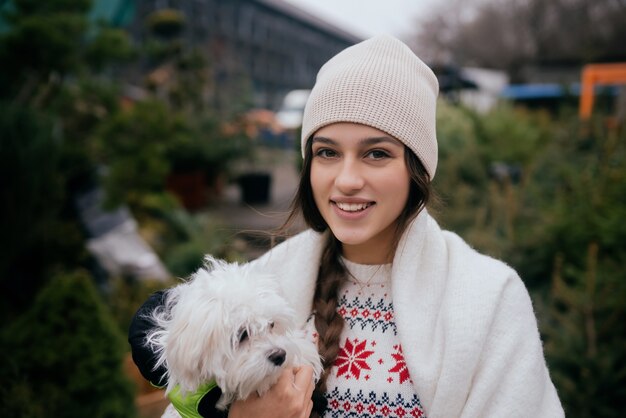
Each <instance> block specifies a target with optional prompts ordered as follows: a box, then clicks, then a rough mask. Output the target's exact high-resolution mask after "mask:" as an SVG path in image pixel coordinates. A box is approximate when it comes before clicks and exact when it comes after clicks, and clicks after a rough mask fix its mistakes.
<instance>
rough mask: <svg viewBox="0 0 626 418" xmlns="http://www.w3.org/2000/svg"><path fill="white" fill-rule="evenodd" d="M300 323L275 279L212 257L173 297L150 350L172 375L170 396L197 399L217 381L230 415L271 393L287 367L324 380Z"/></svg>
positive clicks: (156, 316) (158, 319) (159, 313)
mask: <svg viewBox="0 0 626 418" xmlns="http://www.w3.org/2000/svg"><path fill="white" fill-rule="evenodd" d="M293 316H294V314H293V311H292V309H291V308H290V307H289V305H288V303H287V301H286V300H285V299H284V298H283V297H281V296H280V294H279V291H278V287H277V284H276V281H275V280H274V279H273V278H272V277H271V276H270V275H266V274H260V273H258V272H255V271H253V269H252V268H251V267H250V266H249V265H238V264H236V263H232V264H228V263H225V262H223V261H219V260H215V259H213V258H211V257H207V258H206V259H205V267H204V268H201V269H199V270H198V271H197V272H195V273H194V274H193V275H192V276H191V277H190V279H189V280H188V281H187V282H185V283H183V284H180V285H178V286H175V287H173V288H171V289H169V290H168V291H167V294H166V303H165V305H164V306H163V307H162V308H160V309H157V310H155V311H154V312H153V314H152V318H153V320H154V322H155V324H156V327H155V329H154V330H153V331H152V332H150V333H149V334H148V336H147V344H149V345H150V346H151V347H152V349H153V350H154V352H155V353H156V354H157V358H158V361H157V365H156V367H159V366H161V365H163V366H165V369H166V370H167V371H166V378H167V382H168V383H167V392H169V391H171V390H172V389H173V388H174V387H176V386H178V387H179V390H180V393H181V394H183V395H184V394H185V393H188V392H191V393H193V392H195V391H196V390H197V389H198V387H199V386H200V385H202V384H203V383H206V382H208V381H211V380H215V382H216V383H217V385H218V386H219V387H220V389H221V390H222V397H221V398H220V400H219V401H218V403H217V407H218V408H219V409H225V408H227V407H228V406H229V405H230V404H231V403H232V402H233V401H234V400H237V399H245V398H247V397H248V396H249V395H250V394H252V393H254V392H258V393H259V394H260V395H262V394H263V393H265V392H266V391H267V390H268V389H269V388H270V387H271V386H272V385H273V384H274V383H275V382H276V381H277V379H278V377H279V375H280V374H281V372H282V370H283V368H285V367H292V366H301V365H311V366H313V369H314V376H315V378H316V379H318V378H319V376H320V373H321V372H322V365H321V360H320V357H319V354H318V353H317V348H316V346H315V344H314V343H313V342H312V341H311V340H310V339H309V338H307V337H306V335H305V333H304V332H303V331H301V330H296V329H294V327H295V324H294V322H293ZM283 358H284V359H283Z"/></svg>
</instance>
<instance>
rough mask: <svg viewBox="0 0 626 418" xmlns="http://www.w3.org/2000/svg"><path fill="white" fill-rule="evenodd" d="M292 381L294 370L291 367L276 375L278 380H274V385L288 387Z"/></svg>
mask: <svg viewBox="0 0 626 418" xmlns="http://www.w3.org/2000/svg"><path fill="white" fill-rule="evenodd" d="M293 383H294V372H293V370H292V369H284V370H283V371H282V372H281V373H280V376H279V377H278V380H277V381H276V384H275V385H274V387H281V388H282V387H288V386H291V385H293Z"/></svg>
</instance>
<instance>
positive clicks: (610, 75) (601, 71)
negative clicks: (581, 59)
mask: <svg viewBox="0 0 626 418" xmlns="http://www.w3.org/2000/svg"><path fill="white" fill-rule="evenodd" d="M607 84H626V63H619V64H589V65H585V66H584V67H583V71H582V85H581V93H580V108H579V111H578V114H579V116H580V118H581V119H589V117H591V111H592V109H593V100H594V88H595V86H596V85H607Z"/></svg>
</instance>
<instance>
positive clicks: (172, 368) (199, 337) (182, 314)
mask: <svg viewBox="0 0 626 418" xmlns="http://www.w3.org/2000/svg"><path fill="white" fill-rule="evenodd" d="M189 290H191V289H189ZM194 296H195V295H194ZM191 299H195V298H194V297H192V298H191ZM217 305H219V302H217V301H216V300H214V299H212V298H208V299H204V300H198V299H196V300H194V301H191V300H189V298H185V297H182V298H181V299H180V300H179V303H178V304H177V305H176V306H175V307H174V308H173V309H174V311H173V315H172V321H171V323H170V324H169V329H168V332H169V335H168V338H167V344H166V347H165V357H166V359H167V368H168V372H169V383H170V384H173V385H176V384H179V385H180V386H181V389H182V390H188V391H194V390H196V388H197V387H198V386H200V385H201V384H203V383H206V382H207V381H209V380H212V379H214V378H215V377H216V376H215V374H216V373H217V374H219V373H220V370H221V369H223V364H221V362H220V359H221V358H222V356H221V355H219V353H222V352H223V351H224V350H227V349H228V348H227V347H228V344H229V341H230V337H231V336H230V335H227V333H226V331H225V327H224V319H223V318H222V315H221V312H222V309H220V307H219V306H217ZM168 386H169V385H168Z"/></svg>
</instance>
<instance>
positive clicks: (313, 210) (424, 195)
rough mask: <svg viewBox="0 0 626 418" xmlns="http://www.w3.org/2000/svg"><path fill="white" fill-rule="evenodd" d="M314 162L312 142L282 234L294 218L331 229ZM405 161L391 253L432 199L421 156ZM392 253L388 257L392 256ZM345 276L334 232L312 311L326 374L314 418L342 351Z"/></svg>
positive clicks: (329, 236) (320, 383)
mask: <svg viewBox="0 0 626 418" xmlns="http://www.w3.org/2000/svg"><path fill="white" fill-rule="evenodd" d="M312 159H313V152H312V141H311V139H310V138H309V140H308V141H307V143H306V148H305V150H304V162H303V165H302V173H301V176H300V184H299V186H298V191H297V193H296V195H295V197H294V200H293V202H292V204H291V211H290V214H289V216H288V217H287V220H286V221H285V224H284V225H283V227H282V229H281V230H283V231H286V230H287V229H288V227H289V226H290V225H292V224H293V223H294V221H295V219H296V218H297V217H298V216H300V215H302V217H303V219H304V222H305V223H306V225H307V226H308V227H309V228H311V229H313V230H314V231H317V232H325V231H327V230H328V224H327V223H326V221H325V220H324V218H323V217H322V214H321V213H320V211H319V210H318V208H317V205H316V204H315V199H314V198H313V190H312V188H311V163H312ZM404 161H405V164H406V167H407V170H408V171H409V176H410V179H411V183H410V186H409V196H408V199H407V202H406V205H405V206H404V209H403V210H402V212H401V213H400V215H399V216H398V219H397V223H396V233H395V238H394V245H393V246H392V248H391V251H395V247H396V246H397V245H398V242H399V241H400V238H401V236H402V233H403V232H404V230H405V229H406V227H407V225H408V224H409V223H410V222H411V221H412V220H413V219H415V217H416V216H417V215H418V214H419V213H420V211H421V210H422V209H424V208H425V207H426V204H427V203H428V202H429V200H430V199H431V198H432V197H433V192H432V189H431V184H430V177H429V175H428V173H427V172H426V169H425V168H424V166H423V165H422V163H421V162H420V160H419V159H418V157H417V156H416V155H415V153H413V151H411V150H410V149H409V148H408V147H406V146H405V147H404ZM392 255H393V254H389V256H392ZM345 276H346V268H345V266H344V265H343V263H342V262H341V243H340V242H339V240H337V238H335V236H334V235H333V234H332V232H330V231H329V232H328V233H327V235H326V244H325V247H324V250H323V251H322V259H321V262H320V267H319V270H318V275H317V283H316V287H315V297H314V300H313V310H314V312H315V327H316V330H317V334H318V336H319V340H318V348H319V353H320V356H321V357H322V362H323V365H324V372H323V373H322V377H321V378H320V380H319V381H318V383H317V386H316V387H315V392H314V396H313V400H314V406H313V412H312V413H311V417H318V416H322V415H323V412H324V409H325V406H326V404H325V402H324V399H323V397H324V393H325V392H326V380H327V378H328V373H329V371H330V369H331V367H332V366H333V364H334V363H335V360H336V358H337V354H338V352H339V338H340V337H341V332H342V330H343V327H344V321H343V318H342V317H341V315H339V314H338V313H337V304H338V295H337V293H338V290H339V287H340V285H341V283H342V282H343V280H344V278H345Z"/></svg>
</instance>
